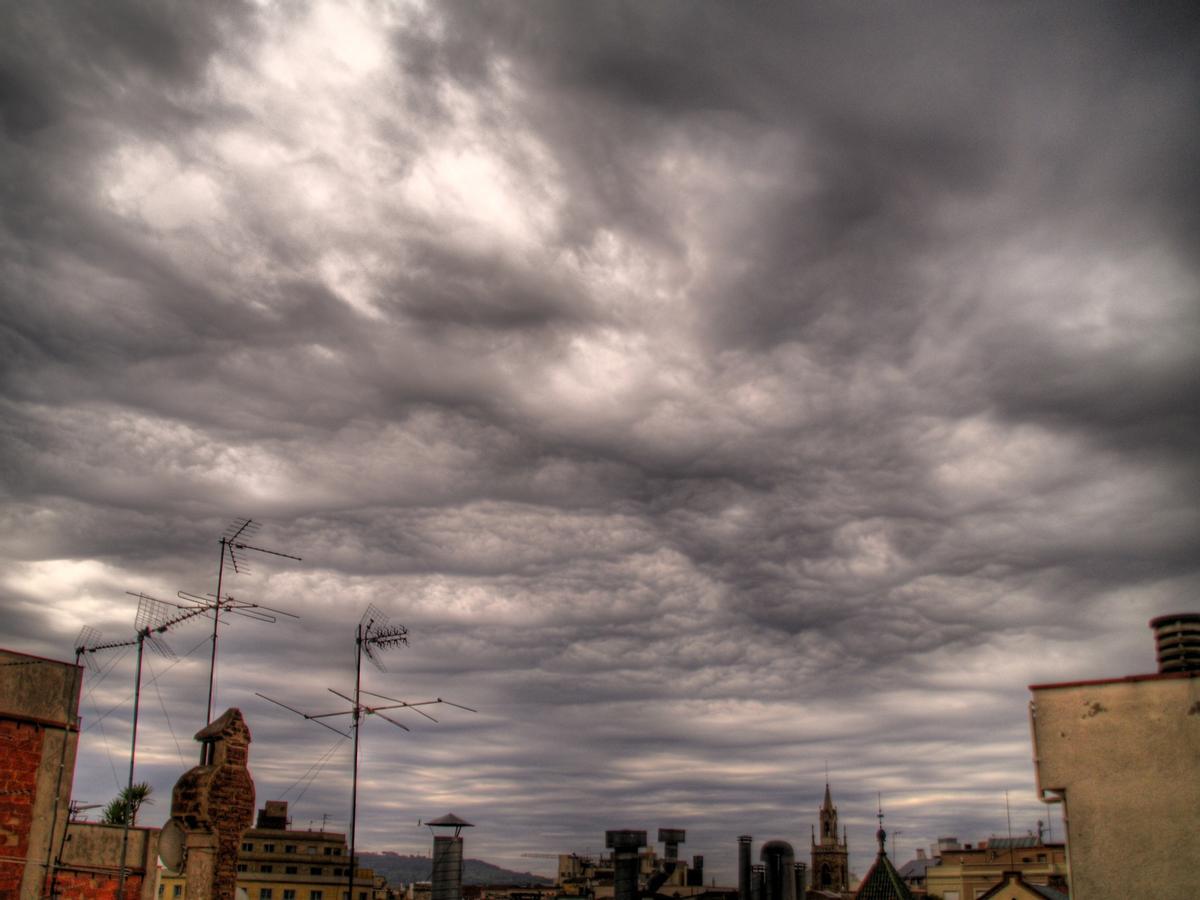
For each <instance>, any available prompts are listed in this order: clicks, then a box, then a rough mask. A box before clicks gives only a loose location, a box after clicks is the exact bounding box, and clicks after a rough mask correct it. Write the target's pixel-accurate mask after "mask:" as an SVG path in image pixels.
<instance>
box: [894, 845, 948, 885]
mask: <svg viewBox="0 0 1200 900" xmlns="http://www.w3.org/2000/svg"><path fill="white" fill-rule="evenodd" d="M937 864H938V859H937V857H936V856H926V855H925V850H924V848H918V849H917V858H916V859H910V860H909V861H908V862H906V863H905V864H904V865H902V866H901V867H900V868H899V869H897V870H896V871H897V872H899V873H900V878H901V879H903V881H904V883H905V884H906V885H908V889H909V890H910V891H911V892H912V893H913V894H914V895H915V896H924V895H925V872H926V870H927V869H929V867H930V866H936V865H937Z"/></svg>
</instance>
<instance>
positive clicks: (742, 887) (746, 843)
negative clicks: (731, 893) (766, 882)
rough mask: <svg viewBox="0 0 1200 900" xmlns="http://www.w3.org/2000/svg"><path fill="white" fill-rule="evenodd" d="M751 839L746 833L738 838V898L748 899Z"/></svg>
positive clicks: (741, 899) (740, 899) (752, 839)
mask: <svg viewBox="0 0 1200 900" xmlns="http://www.w3.org/2000/svg"><path fill="white" fill-rule="evenodd" d="M753 841H754V838H753V837H752V836H751V835H748V834H743V835H741V836H740V837H739V838H738V900H750V887H751V885H750V845H751V843H753Z"/></svg>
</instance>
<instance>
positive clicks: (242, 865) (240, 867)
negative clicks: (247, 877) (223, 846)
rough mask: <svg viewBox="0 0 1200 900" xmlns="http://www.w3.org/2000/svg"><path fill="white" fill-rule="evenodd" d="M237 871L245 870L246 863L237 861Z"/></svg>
mask: <svg viewBox="0 0 1200 900" xmlns="http://www.w3.org/2000/svg"><path fill="white" fill-rule="evenodd" d="M238 871H239V872H245V871H246V864H245V863H238Z"/></svg>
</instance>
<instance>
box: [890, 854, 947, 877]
mask: <svg viewBox="0 0 1200 900" xmlns="http://www.w3.org/2000/svg"><path fill="white" fill-rule="evenodd" d="M938 862H939V860H937V859H933V858H926V859H919V858H918V859H910V860H909V861H908V862H906V863H905V864H904V865H902V866H901V867H900V868H899V869H897V871H898V872H899V873H900V877H901V878H923V877H924V876H925V870H926V869H928V868H930V867H931V866H936V865H937V864H938Z"/></svg>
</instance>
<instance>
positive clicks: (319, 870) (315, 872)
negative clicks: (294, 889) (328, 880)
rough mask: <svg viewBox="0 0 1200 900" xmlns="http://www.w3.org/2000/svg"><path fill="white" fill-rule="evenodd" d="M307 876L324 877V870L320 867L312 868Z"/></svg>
mask: <svg viewBox="0 0 1200 900" xmlns="http://www.w3.org/2000/svg"><path fill="white" fill-rule="evenodd" d="M308 874H309V875H324V874H325V870H324V869H322V868H321V867H320V866H313V867H312V868H311V869H309V870H308Z"/></svg>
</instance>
